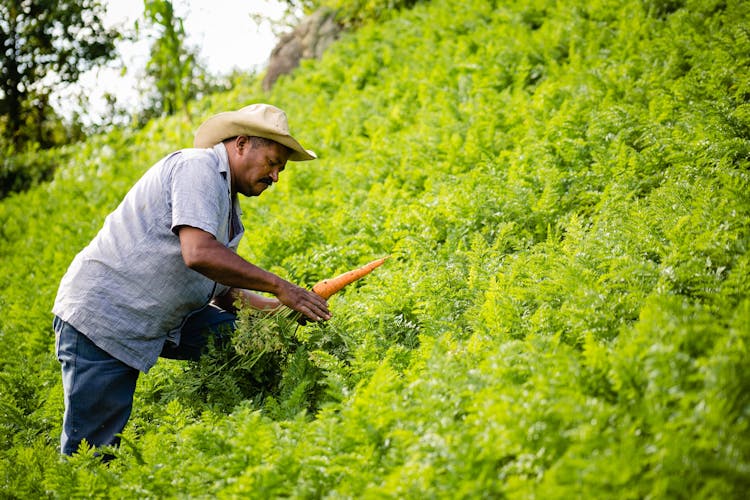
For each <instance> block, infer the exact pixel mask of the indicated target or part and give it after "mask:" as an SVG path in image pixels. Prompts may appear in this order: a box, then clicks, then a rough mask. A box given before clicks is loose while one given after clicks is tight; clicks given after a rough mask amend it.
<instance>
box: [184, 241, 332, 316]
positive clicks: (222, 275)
mask: <svg viewBox="0 0 750 500" xmlns="http://www.w3.org/2000/svg"><path fill="white" fill-rule="evenodd" d="M177 231H178V235H179V237H180V247H181V250H182V258H183V260H184V261H185V265H187V266H188V267H189V268H190V269H192V270H194V271H197V272H199V273H201V274H202V275H204V276H206V277H207V278H209V279H212V280H213V281H217V282H219V283H221V284H223V285H226V286H229V287H231V288H243V289H246V290H257V291H260V292H269V293H271V294H273V295H275V296H276V298H277V299H278V300H279V302H281V303H282V304H284V305H286V306H288V307H290V308H291V309H294V310H295V311H298V312H300V313H302V314H303V315H305V316H306V317H307V318H309V319H310V320H312V321H321V320H327V319H330V318H331V313H330V312H329V311H328V303H327V302H326V301H325V299H323V298H322V297H321V296H319V295H318V294H316V293H314V292H311V291H308V290H305V289H304V288H302V287H300V286H297V285H295V284H293V283H290V282H288V281H286V280H284V279H282V278H280V277H279V276H276V275H275V274H273V273H269V272H268V271H266V270H264V269H261V268H259V267H258V266H256V265H254V264H251V263H250V262H248V261H246V260H245V259H243V258H242V257H240V256H239V255H237V254H236V253H234V252H233V251H231V250H229V249H228V248H227V247H225V246H224V245H222V244H221V243H219V242H218V241H216V238H214V237H213V235H211V234H210V233H207V232H206V231H203V230H201V229H197V228H194V227H191V226H181V227H179V228H178V229H177Z"/></svg>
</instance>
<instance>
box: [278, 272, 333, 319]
mask: <svg viewBox="0 0 750 500" xmlns="http://www.w3.org/2000/svg"><path fill="white" fill-rule="evenodd" d="M276 298H278V299H279V302H281V303H282V304H284V305H286V306H288V307H289V308H291V309H293V310H295V311H297V312H299V313H301V314H302V315H303V318H304V320H305V322H306V321H308V320H309V321H327V320H329V319H331V313H330V311H329V310H328V302H326V300H325V299H324V298H323V297H321V296H320V295H318V294H317V293H315V292H311V291H309V290H305V289H304V288H302V287H299V286H297V285H295V284H293V283H289V282H284V285H283V286H282V287H281V289H280V291H279V293H277V294H276ZM300 324H304V323H300Z"/></svg>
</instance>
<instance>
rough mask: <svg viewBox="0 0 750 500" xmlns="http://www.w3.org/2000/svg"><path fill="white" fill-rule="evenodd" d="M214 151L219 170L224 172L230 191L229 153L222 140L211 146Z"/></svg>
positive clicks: (230, 190)
mask: <svg viewBox="0 0 750 500" xmlns="http://www.w3.org/2000/svg"><path fill="white" fill-rule="evenodd" d="M213 150H214V153H216V156H218V157H219V172H221V173H222V174H224V178H225V179H226V180H227V184H228V185H229V192H230V193H231V192H232V176H231V175H228V174H229V153H227V148H226V146H224V143H223V142H220V143H218V144H216V145H215V146H214V147H213Z"/></svg>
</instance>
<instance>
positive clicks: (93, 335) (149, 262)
mask: <svg viewBox="0 0 750 500" xmlns="http://www.w3.org/2000/svg"><path fill="white" fill-rule="evenodd" d="M230 183H231V176H230V173H229V163H228V157H227V152H226V149H225V147H224V145H223V144H217V145H216V146H214V147H213V148H209V149H184V150H181V151H177V152H175V153H172V154H171V155H169V156H167V157H165V158H163V159H162V160H161V161H159V162H158V163H156V164H155V165H154V166H153V167H151V168H150V169H149V170H148V171H147V172H146V173H145V174H144V175H143V177H142V178H141V179H140V180H139V181H138V182H137V183H136V184H135V185H134V186H133V187H132V188H131V190H130V191H129V192H128V194H127V195H126V196H125V198H124V199H123V200H122V202H121V203H120V205H119V206H118V207H117V208H116V209H115V211H114V212H112V213H111V214H109V215H108V216H107V218H106V219H105V221H104V225H103V227H102V228H101V230H100V231H99V233H98V234H97V235H96V237H95V238H94V239H93V240H92V241H91V243H89V245H88V246H87V247H86V248H84V249H83V250H82V251H81V252H80V253H79V254H78V255H76V257H75V259H74V260H73V262H72V263H71V265H70V267H69V268H68V271H67V273H66V274H65V276H64V277H63V279H62V281H61V283H60V288H59V289H58V292H57V297H56V299H55V304H54V306H53V309H52V312H53V313H54V314H56V315H57V316H59V317H60V318H61V319H62V320H64V321H67V322H68V323H70V324H71V325H72V326H73V327H75V328H76V329H77V330H78V331H80V332H81V333H83V334H84V335H86V336H87V337H88V338H89V339H91V341H92V342H94V343H95V344H96V345H97V346H99V347H100V348H102V349H104V350H105V351H106V352H108V353H109V354H110V355H112V356H114V357H115V358H117V359H119V360H120V361H123V362H124V363H126V364H128V365H130V366H132V367H134V368H137V369H138V370H141V371H143V372H147V371H148V370H149V369H150V368H151V367H152V366H153V365H154V363H156V360H157V358H158V356H159V353H160V352H161V350H162V347H163V345H164V342H165V341H167V340H169V341H172V342H175V343H179V335H180V327H181V326H182V324H183V322H184V321H185V320H186V319H187V317H188V316H189V315H190V314H191V313H192V312H194V311H197V310H199V309H201V308H202V307H203V306H205V305H206V304H207V303H208V302H209V301H210V300H211V299H212V298H213V297H215V296H218V295H221V294H222V293H224V292H225V291H226V290H227V287H226V286H224V285H220V284H217V283H214V282H213V281H211V280H210V279H208V278H207V277H205V276H203V275H202V274H200V273H198V272H196V271H193V270H192V269H190V268H188V267H187V266H186V265H185V262H184V261H183V259H182V253H181V249H180V240H179V237H178V236H177V234H176V233H175V229H176V228H177V227H178V226H182V225H187V226H192V227H196V228H199V229H202V230H204V231H206V232H209V233H211V234H212V235H213V236H214V237H216V239H217V240H218V241H220V242H222V243H223V244H225V245H226V246H228V247H229V248H231V249H232V250H233V251H236V250H237V246H238V244H239V241H240V239H241V238H242V235H243V234H244V227H243V226H242V222H241V219H240V216H241V212H240V209H239V203H237V200H236V197H235V199H234V200H232V197H231V194H230V193H231V189H230V188H231V186H230ZM230 226H233V231H231V230H230ZM232 232H233V233H234V237H233V238H232V241H229V236H230V234H231V233H232Z"/></svg>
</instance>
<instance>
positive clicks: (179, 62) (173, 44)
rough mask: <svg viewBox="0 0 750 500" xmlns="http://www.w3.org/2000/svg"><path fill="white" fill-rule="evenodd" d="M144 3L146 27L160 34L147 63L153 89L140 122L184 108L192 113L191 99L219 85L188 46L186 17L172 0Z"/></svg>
mask: <svg viewBox="0 0 750 500" xmlns="http://www.w3.org/2000/svg"><path fill="white" fill-rule="evenodd" d="M143 6H144V20H145V24H146V27H150V28H156V30H157V34H156V35H155V36H154V37H153V41H152V44H151V58H150V59H149V61H148V63H147V64H146V76H147V78H148V80H149V81H150V82H152V88H153V90H152V91H149V92H147V93H146V98H147V100H148V103H147V104H146V105H145V106H144V109H143V110H141V111H140V116H139V124H140V125H143V124H144V123H145V122H146V121H148V120H149V119H151V118H153V117H155V116H160V115H162V114H167V115H171V114H174V113H177V112H183V113H185V115H186V116H189V115H190V111H189V104H190V101H192V100H193V99H195V98H197V97H199V96H201V95H202V93H204V92H207V91H208V92H210V91H213V90H216V88H217V86H216V84H215V83H214V82H213V81H212V79H211V78H210V77H209V76H208V74H207V73H206V70H205V69H204V68H203V67H202V66H201V64H200V63H199V61H198V57H197V49H196V48H194V47H189V46H187V44H186V38H187V35H186V33H185V27H184V25H183V19H182V18H181V17H180V16H179V15H177V13H175V10H174V7H173V5H172V2H171V1H170V0H144V2H143ZM136 26H137V25H136ZM137 29H138V26H137ZM141 31H143V30H142V29H141Z"/></svg>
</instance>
